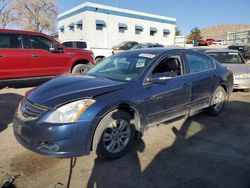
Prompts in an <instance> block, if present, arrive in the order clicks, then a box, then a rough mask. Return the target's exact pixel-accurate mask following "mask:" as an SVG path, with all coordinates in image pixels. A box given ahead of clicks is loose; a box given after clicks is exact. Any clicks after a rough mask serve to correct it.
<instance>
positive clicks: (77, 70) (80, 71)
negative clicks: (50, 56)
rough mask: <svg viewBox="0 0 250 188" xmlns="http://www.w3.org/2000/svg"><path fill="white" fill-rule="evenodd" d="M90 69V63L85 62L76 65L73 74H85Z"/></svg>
mask: <svg viewBox="0 0 250 188" xmlns="http://www.w3.org/2000/svg"><path fill="white" fill-rule="evenodd" d="M88 69H89V66H88V65H85V64H78V65H75V66H74V67H73V69H72V71H71V73H72V74H79V75H84V74H85V73H86V72H87V70H88Z"/></svg>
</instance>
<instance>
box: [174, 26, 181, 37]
mask: <svg viewBox="0 0 250 188" xmlns="http://www.w3.org/2000/svg"><path fill="white" fill-rule="evenodd" d="M180 35H181V30H180V28H179V27H175V36H180Z"/></svg>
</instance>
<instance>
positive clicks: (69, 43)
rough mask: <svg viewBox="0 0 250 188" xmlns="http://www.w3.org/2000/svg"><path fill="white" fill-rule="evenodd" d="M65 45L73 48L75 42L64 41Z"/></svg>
mask: <svg viewBox="0 0 250 188" xmlns="http://www.w3.org/2000/svg"><path fill="white" fill-rule="evenodd" d="M63 45H64V46H66V47H68V48H73V42H64V43H63Z"/></svg>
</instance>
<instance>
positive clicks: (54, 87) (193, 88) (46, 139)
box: [13, 48, 233, 159]
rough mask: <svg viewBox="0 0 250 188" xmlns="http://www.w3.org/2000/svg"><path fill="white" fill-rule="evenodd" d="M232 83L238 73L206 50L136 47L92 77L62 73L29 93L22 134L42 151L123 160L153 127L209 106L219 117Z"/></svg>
mask: <svg viewBox="0 0 250 188" xmlns="http://www.w3.org/2000/svg"><path fill="white" fill-rule="evenodd" d="M232 86H233V75H232V72H231V71H230V70H228V69H227V68H226V67H224V66H223V65H221V64H219V63H218V62H217V61H216V60H215V59H213V58H211V57H208V56H207V55H205V54H203V53H200V52H197V51H193V50H186V49H164V48H159V49H157V48H155V49H142V50H132V51H128V52H124V53H120V54H117V55H114V56H111V57H109V58H107V59H105V60H104V61H102V62H101V63H100V64H98V65H96V66H94V67H93V68H92V69H90V70H89V71H88V72H87V74H86V75H85V76H77V75H71V76H70V75H69V76H61V77H57V78H55V79H53V80H51V81H49V82H47V83H45V84H43V85H41V86H39V87H37V88H35V89H34V90H32V91H29V92H27V93H26V95H25V97H24V99H23V100H22V101H21V102H20V104H19V106H18V109H17V111H16V113H15V116H14V120H13V128H14V134H15V137H16V139H17V140H18V142H19V143H20V144H22V145H23V146H24V147H26V148H28V149H29V150H32V151H34V152H37V153H39V154H42V155H47V156H52V157H73V156H81V155H87V154H89V153H90V151H95V152H96V153H97V155H98V156H99V157H102V158H107V159H115V158H118V157H120V156H122V155H123V154H124V153H126V152H127V151H128V150H129V149H130V148H131V146H132V145H133V143H134V140H135V138H136V134H140V135H143V133H144V131H145V130H146V129H147V128H148V127H149V126H153V125H158V124H161V123H162V122H164V123H166V122H170V121H171V122H172V121H174V120H176V119H179V118H182V117H188V116H191V115H194V114H196V113H198V112H200V111H202V110H206V111H207V112H208V113H210V114H212V115H218V114H219V113H220V112H221V111H222V110H223V107H224V104H225V102H226V101H227V100H228V98H229V95H230V94H231V92H232Z"/></svg>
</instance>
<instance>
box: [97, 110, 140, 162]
mask: <svg viewBox="0 0 250 188" xmlns="http://www.w3.org/2000/svg"><path fill="white" fill-rule="evenodd" d="M131 120H132V118H131V116H130V115H129V114H128V113H126V112H125V111H122V110H116V111H113V112H111V113H109V114H107V115H106V116H105V117H104V118H103V119H102V120H101V122H100V123H99V125H98V127H97V129H96V131H95V135H94V139H93V149H94V150H96V154H97V155H98V156H99V157H100V158H106V159H116V158H119V157H121V156H122V155H123V154H124V153H126V152H127V151H128V150H129V149H131V147H132V145H133V143H134V139H135V127H134V125H133V124H131Z"/></svg>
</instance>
